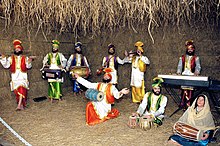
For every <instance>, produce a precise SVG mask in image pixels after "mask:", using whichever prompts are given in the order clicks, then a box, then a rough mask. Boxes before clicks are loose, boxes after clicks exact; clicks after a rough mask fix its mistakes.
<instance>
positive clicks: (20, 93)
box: [14, 86, 27, 107]
mask: <svg viewBox="0 0 220 146" xmlns="http://www.w3.org/2000/svg"><path fill="white" fill-rule="evenodd" d="M14 93H15V95H16V101H17V103H18V102H19V98H20V96H21V97H22V105H23V106H24V107H26V104H27V89H26V88H24V87H23V86H19V87H18V88H17V89H15V90H14Z"/></svg>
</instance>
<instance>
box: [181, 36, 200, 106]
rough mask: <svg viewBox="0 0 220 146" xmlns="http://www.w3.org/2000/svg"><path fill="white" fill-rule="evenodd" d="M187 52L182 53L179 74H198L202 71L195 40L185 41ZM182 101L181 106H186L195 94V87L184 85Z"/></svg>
mask: <svg viewBox="0 0 220 146" xmlns="http://www.w3.org/2000/svg"><path fill="white" fill-rule="evenodd" d="M185 46H186V54H185V55H182V56H181V57H180V58H179V62H178V67H177V74H178V75H187V76H194V75H195V76H198V75H199V74H200V71H201V65H200V59H199V57H198V56H196V55H195V46H194V43H193V40H188V41H186V43H185ZM181 88H182V101H181V103H180V106H183V107H184V106H185V103H186V102H187V100H190V99H191V98H192V95H193V87H189V86H182V87H181ZM191 103H192V101H191V102H187V104H186V107H184V108H187V107H188V106H190V105H191Z"/></svg>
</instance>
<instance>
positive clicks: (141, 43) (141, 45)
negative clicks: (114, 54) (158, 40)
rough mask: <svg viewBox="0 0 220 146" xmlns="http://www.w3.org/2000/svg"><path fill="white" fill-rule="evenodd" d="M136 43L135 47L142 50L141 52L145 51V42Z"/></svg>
mask: <svg viewBox="0 0 220 146" xmlns="http://www.w3.org/2000/svg"><path fill="white" fill-rule="evenodd" d="M134 45H135V47H137V50H140V51H141V52H144V49H143V46H144V43H143V42H141V41H138V42H136V43H135V44H134Z"/></svg>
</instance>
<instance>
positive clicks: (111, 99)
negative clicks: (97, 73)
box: [97, 83, 115, 104]
mask: <svg viewBox="0 0 220 146" xmlns="http://www.w3.org/2000/svg"><path fill="white" fill-rule="evenodd" d="M101 84H102V83H98V86H97V90H99V91H101ZM111 87H112V84H108V85H107V86H106V89H105V93H104V94H105V95H106V100H107V102H108V103H110V104H113V103H114V102H115V98H114V96H113V95H112V92H111Z"/></svg>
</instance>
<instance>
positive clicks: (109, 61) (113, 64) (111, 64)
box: [102, 44, 125, 85]
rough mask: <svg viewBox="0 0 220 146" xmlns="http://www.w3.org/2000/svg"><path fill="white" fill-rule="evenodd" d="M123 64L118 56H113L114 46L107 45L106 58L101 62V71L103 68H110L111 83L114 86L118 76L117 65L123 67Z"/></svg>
mask: <svg viewBox="0 0 220 146" xmlns="http://www.w3.org/2000/svg"><path fill="white" fill-rule="evenodd" d="M124 63H125V61H124V59H123V60H122V59H120V58H119V57H118V56H116V55H115V45H113V44H109V45H108V56H105V57H104V58H103V60H102V69H104V68H111V69H112V72H111V75H112V80H111V83H112V84H114V85H117V84H118V75H117V69H118V65H119V64H121V65H123V64H124Z"/></svg>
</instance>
